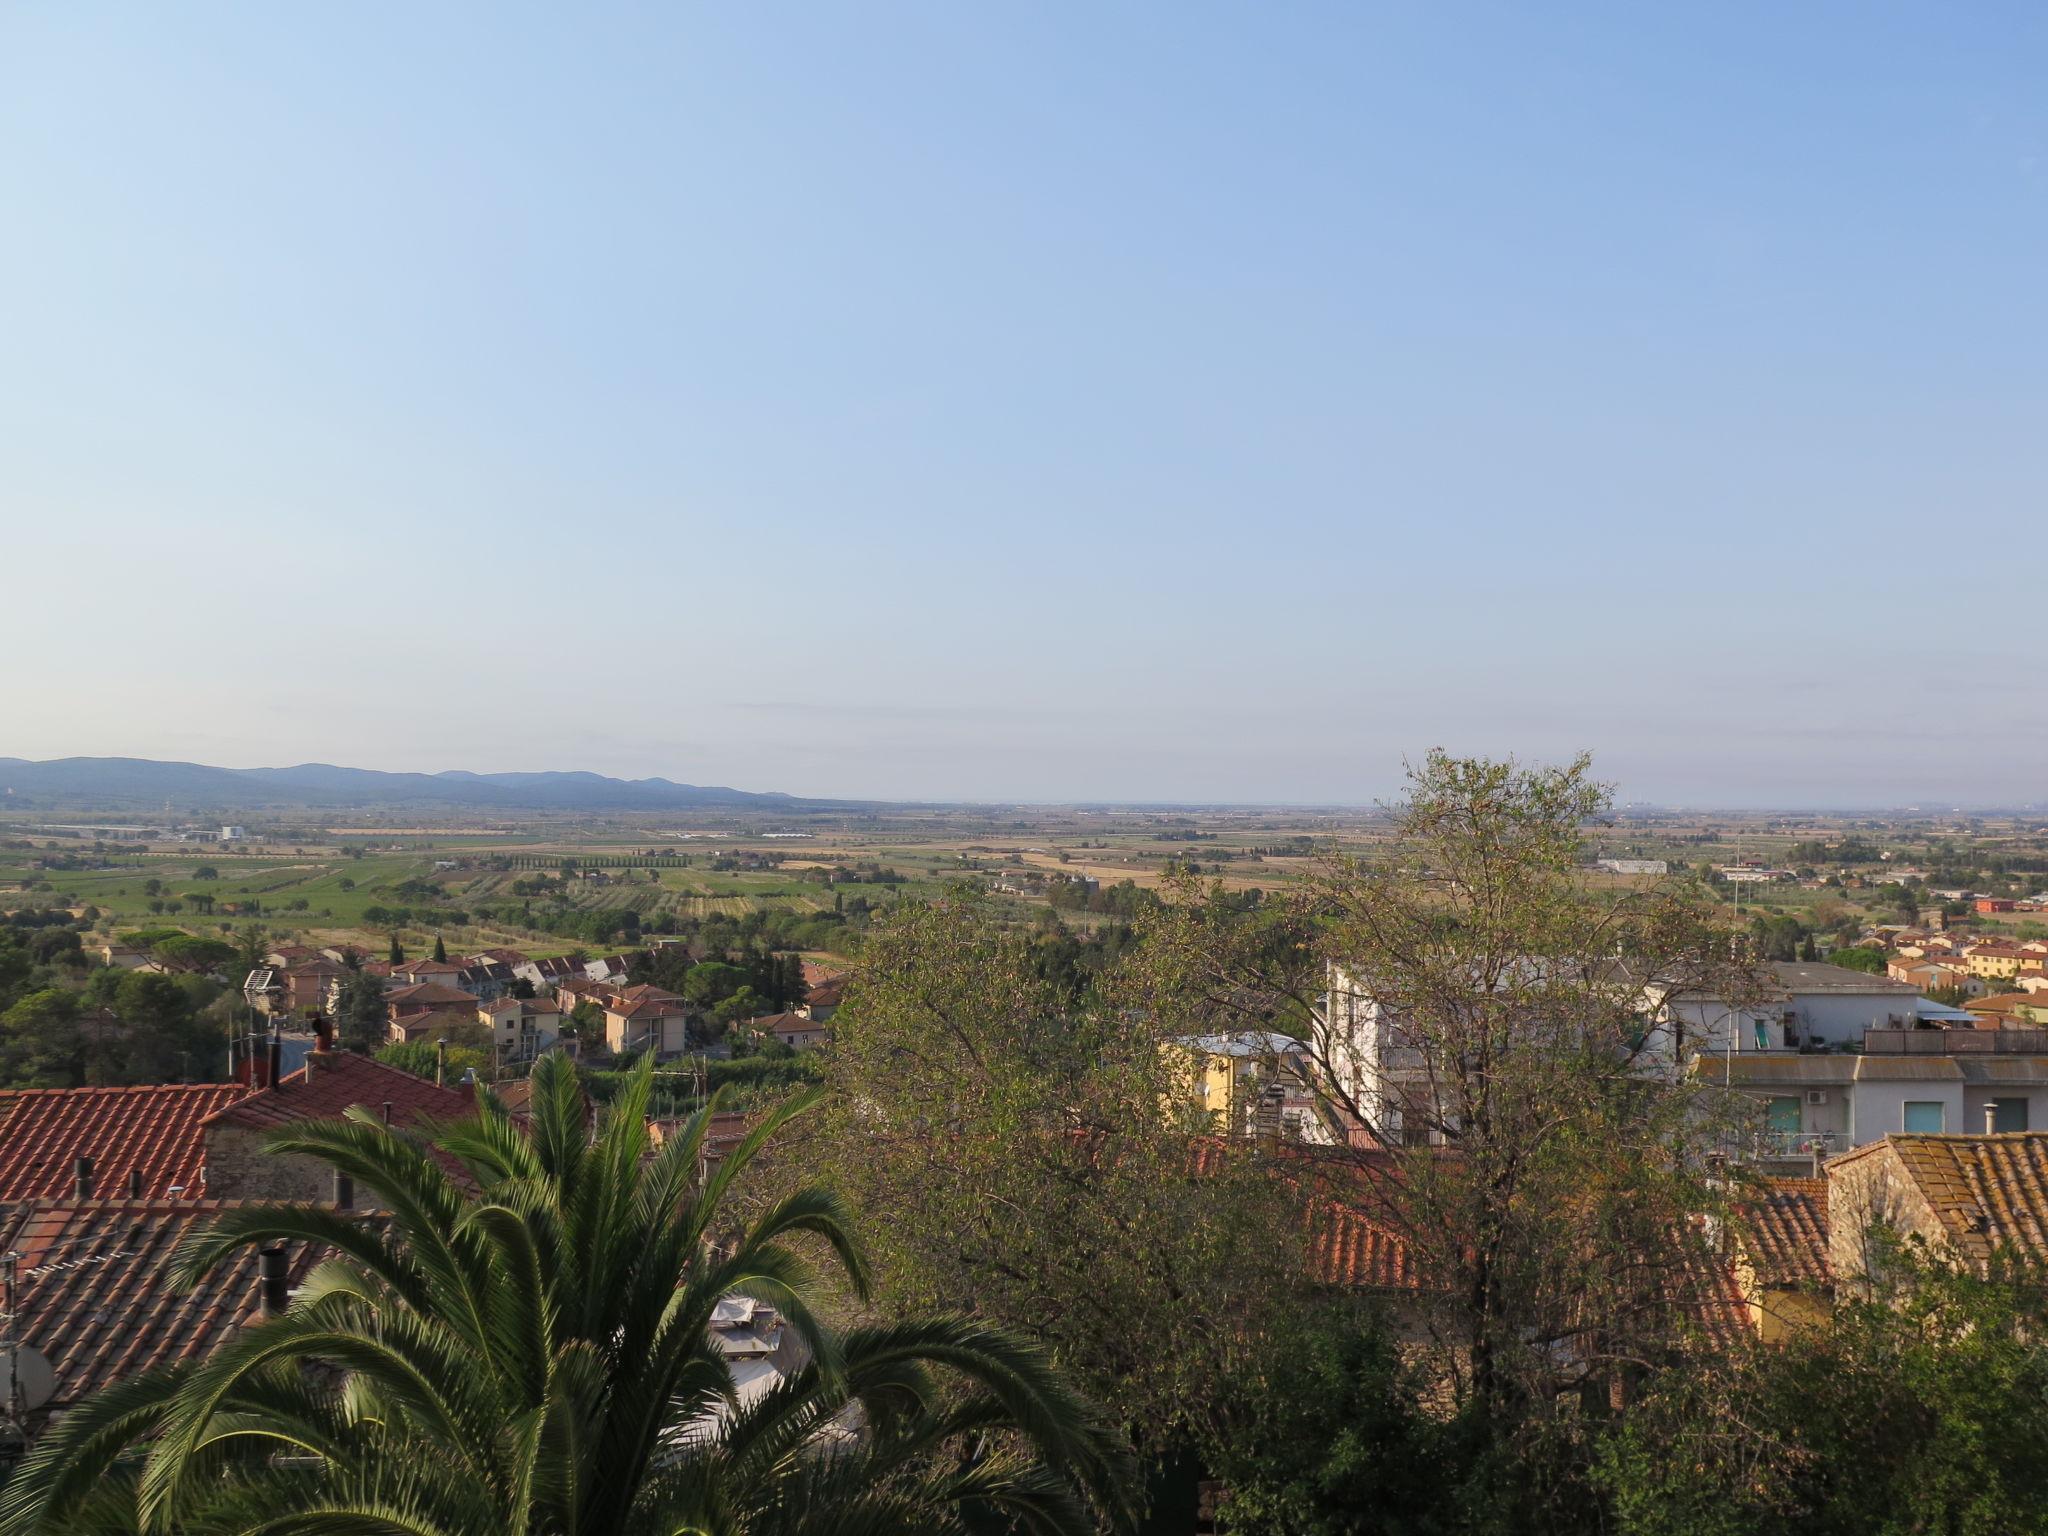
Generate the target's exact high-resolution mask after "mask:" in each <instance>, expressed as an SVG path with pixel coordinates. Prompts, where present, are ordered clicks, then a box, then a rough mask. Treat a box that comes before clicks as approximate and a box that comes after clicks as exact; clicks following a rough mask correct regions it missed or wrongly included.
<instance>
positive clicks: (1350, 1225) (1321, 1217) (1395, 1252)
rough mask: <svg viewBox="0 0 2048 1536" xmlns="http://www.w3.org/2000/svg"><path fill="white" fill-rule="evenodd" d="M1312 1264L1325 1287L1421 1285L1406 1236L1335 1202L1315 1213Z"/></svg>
mask: <svg viewBox="0 0 2048 1536" xmlns="http://www.w3.org/2000/svg"><path fill="white" fill-rule="evenodd" d="M1308 1262H1309V1267H1310V1268H1311V1269H1312V1270H1314V1272H1315V1277H1316V1279H1317V1280H1319V1281H1320V1282H1322V1283H1323V1284H1324V1285H1344V1286H1362V1287H1366V1288H1369V1289H1373V1290H1398V1291H1413V1290H1419V1289H1421V1287H1422V1279H1421V1276H1420V1275H1419V1274H1417V1272H1416V1267H1415V1258H1414V1254H1413V1252H1412V1251H1411V1249H1410V1248H1409V1245H1408V1243H1407V1241H1406V1239H1404V1238H1403V1237H1402V1236H1401V1235H1400V1233H1398V1232H1396V1231H1395V1230H1394V1229H1393V1227H1391V1226H1390V1225H1388V1224H1387V1223H1386V1222H1384V1221H1379V1220H1376V1219H1374V1218H1373V1217H1371V1216H1368V1215H1366V1214H1365V1212H1363V1211H1360V1210H1358V1209H1356V1208H1355V1207H1352V1206H1348V1205H1338V1204H1334V1203H1333V1204H1329V1205H1326V1206H1324V1207H1322V1208H1320V1209H1319V1210H1318V1211H1316V1212H1314V1213H1312V1215H1311V1217H1310V1226H1309V1254H1308Z"/></svg>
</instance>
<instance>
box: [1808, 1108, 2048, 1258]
mask: <svg viewBox="0 0 2048 1536" xmlns="http://www.w3.org/2000/svg"><path fill="white" fill-rule="evenodd" d="M1876 1145H1882V1146H1884V1147H1887V1148H1889V1149H1890V1151H1891V1153H1892V1155H1893V1156H1894V1157H1896V1158H1897V1159H1898V1163H1899V1166H1900V1167H1901V1168H1902V1169H1904V1170H1905V1172H1906V1175H1907V1176H1908V1177H1909V1178H1910V1179H1912V1181H1913V1183H1914V1184H1915V1185H1916V1186H1917V1187H1918V1188H1919V1190H1920V1193H1921V1195H1922V1196H1923V1197H1925V1199H1926V1201H1927V1203H1928V1204H1929V1205H1930V1206H1932V1207H1933V1209H1934V1212H1935V1214H1936V1215H1937V1216H1938V1217H1939V1218H1940V1219H1941V1225H1942V1228H1943V1230H1944V1231H1945V1232H1946V1233H1947V1234H1948V1237H1949V1240H1950V1241H1951V1242H1952V1243H1953V1244H1954V1245H1955V1247H1956V1250H1957V1251H1958V1252H1959V1253H1961V1254H1963V1255H1965V1256H1966V1257H1968V1258H1971V1259H1978V1260H1982V1259H1985V1258H1988V1257H1990V1255H1991V1253H1992V1252H1993V1250H1995V1249H1998V1248H2002V1247H2010V1248H2012V1249H2013V1250H2015V1251H2016V1252H2017V1253H2019V1254H2020V1255H2021V1256H2022V1257H2024V1258H2027V1259H2030V1260H2033V1261H2035V1262H2037V1263H2038V1262H2040V1261H2041V1260H2043V1259H2048V1131H2007V1132H2003V1133H2001V1134H1997V1135H1991V1136H1907V1135H1901V1134H1899V1133H1896V1132H1895V1133H1893V1134H1891V1135H1888V1136H1886V1137H1885V1139H1884V1141H1883V1142H1882V1143H1873V1146H1876ZM1862 1150H1864V1149H1861V1148H1859V1149H1858V1151H1862ZM1849 1155H1851V1156H1854V1155H1855V1154H1853V1153H1852V1154H1849Z"/></svg>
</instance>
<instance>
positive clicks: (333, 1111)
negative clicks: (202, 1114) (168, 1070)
mask: <svg viewBox="0 0 2048 1536" xmlns="http://www.w3.org/2000/svg"><path fill="white" fill-rule="evenodd" d="M387 1101H388V1102H389V1103H390V1105H391V1120H392V1123H393V1124H395V1125H409V1124H411V1123H412V1122H413V1121H414V1120H416V1119H418V1118H419V1117H420V1116H421V1115H423V1114H425V1115H434V1116H437V1117H438V1118H440V1119H443V1120H454V1119H458V1118H460V1117H461V1116H463V1115H466V1114H468V1113H469V1111H470V1098H469V1096H468V1095H467V1094H464V1093H461V1092H458V1091H457V1090H456V1089H453V1088H437V1087H435V1086H434V1085H433V1084H432V1083H430V1082H428V1081H427V1080H426V1079H425V1078H423V1077H414V1076H413V1075H412V1074H411V1073H410V1072H401V1071H399V1069H398V1068H396V1067H388V1066H386V1065H385V1064H384V1063H383V1062H381V1061H372V1060H371V1059H370V1058H369V1057H367V1056H358V1055H356V1054H354V1053H353V1052H351V1051H331V1052H323V1053H322V1054H321V1055H320V1058H319V1062H318V1065H317V1066H316V1067H315V1069H314V1072H313V1080H312V1081H311V1082H310V1083H309V1082H307V1081H306V1069H305V1068H304V1067H301V1068H300V1069H299V1070H298V1071H296V1072H287V1073H286V1074H285V1075H284V1078H283V1080H282V1081H281V1082H280V1083H279V1084H278V1086H277V1087H275V1088H265V1089H262V1090H260V1091H258V1092H256V1093H252V1094H250V1095H249V1096H248V1097H247V1098H244V1099H238V1100H237V1101H235V1102H234V1103H233V1104H231V1105H229V1106H228V1107H227V1108H226V1109H223V1110H220V1111H218V1112H217V1113H215V1114H214V1115H212V1116H210V1117H209V1118H208V1120H207V1124H209V1125H240V1126H247V1127H250V1128H252V1129H257V1130H268V1129H270V1128H271V1127H273V1126H280V1125H291V1124H294V1123H295V1122H297V1121H300V1120H330V1119H335V1118H338V1117H339V1116H340V1115H341V1113H342V1112H343V1111H344V1110H346V1109H348V1108H349V1107H350V1106H351V1105H354V1104H360V1105H362V1106H363V1107H364V1108H365V1109H370V1110H381V1109H382V1108H383V1106H384V1104H385V1103H386V1102H387Z"/></svg>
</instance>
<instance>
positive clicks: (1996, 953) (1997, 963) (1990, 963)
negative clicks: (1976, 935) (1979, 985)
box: [1963, 939, 2026, 981]
mask: <svg viewBox="0 0 2048 1536" xmlns="http://www.w3.org/2000/svg"><path fill="white" fill-rule="evenodd" d="M2025 958H2026V952H2025V951H2024V950H2022V949H2021V948H2020V947H2019V945H2017V944H2009V943H2007V942H2006V941H2005V940H2003V939H1983V940H1980V941H1979V942H1977V943H1975V944H1971V945H1968V946H1967V947H1965V948H1964V950H1963V966H1964V968H1965V969H1966V970H1968V971H1969V973H1970V974H1971V975H1972V976H1982V977H1984V978H1986V979H1987V980H2002V981H2010V980H2011V979H2012V978H2013V977H2015V976H2017V975H2019V973H2020V962H2021V961H2022V960H2023V959H2025Z"/></svg>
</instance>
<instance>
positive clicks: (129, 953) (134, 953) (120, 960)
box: [100, 942, 149, 971]
mask: <svg viewBox="0 0 2048 1536" xmlns="http://www.w3.org/2000/svg"><path fill="white" fill-rule="evenodd" d="M100 959H101V960H102V961H103V962H104V963H105V964H107V965H109V966H112V967H113V968H114V969H116V970H122V971H132V970H135V969H136V968H137V967H139V966H141V965H144V964H146V963H147V962H148V960H149V956H148V955H145V954H144V953H143V952H142V951H141V950H139V949H136V948H135V947H134V946H133V945H129V944H115V943H111V942H110V943H106V944H102V945H101V946H100Z"/></svg>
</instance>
